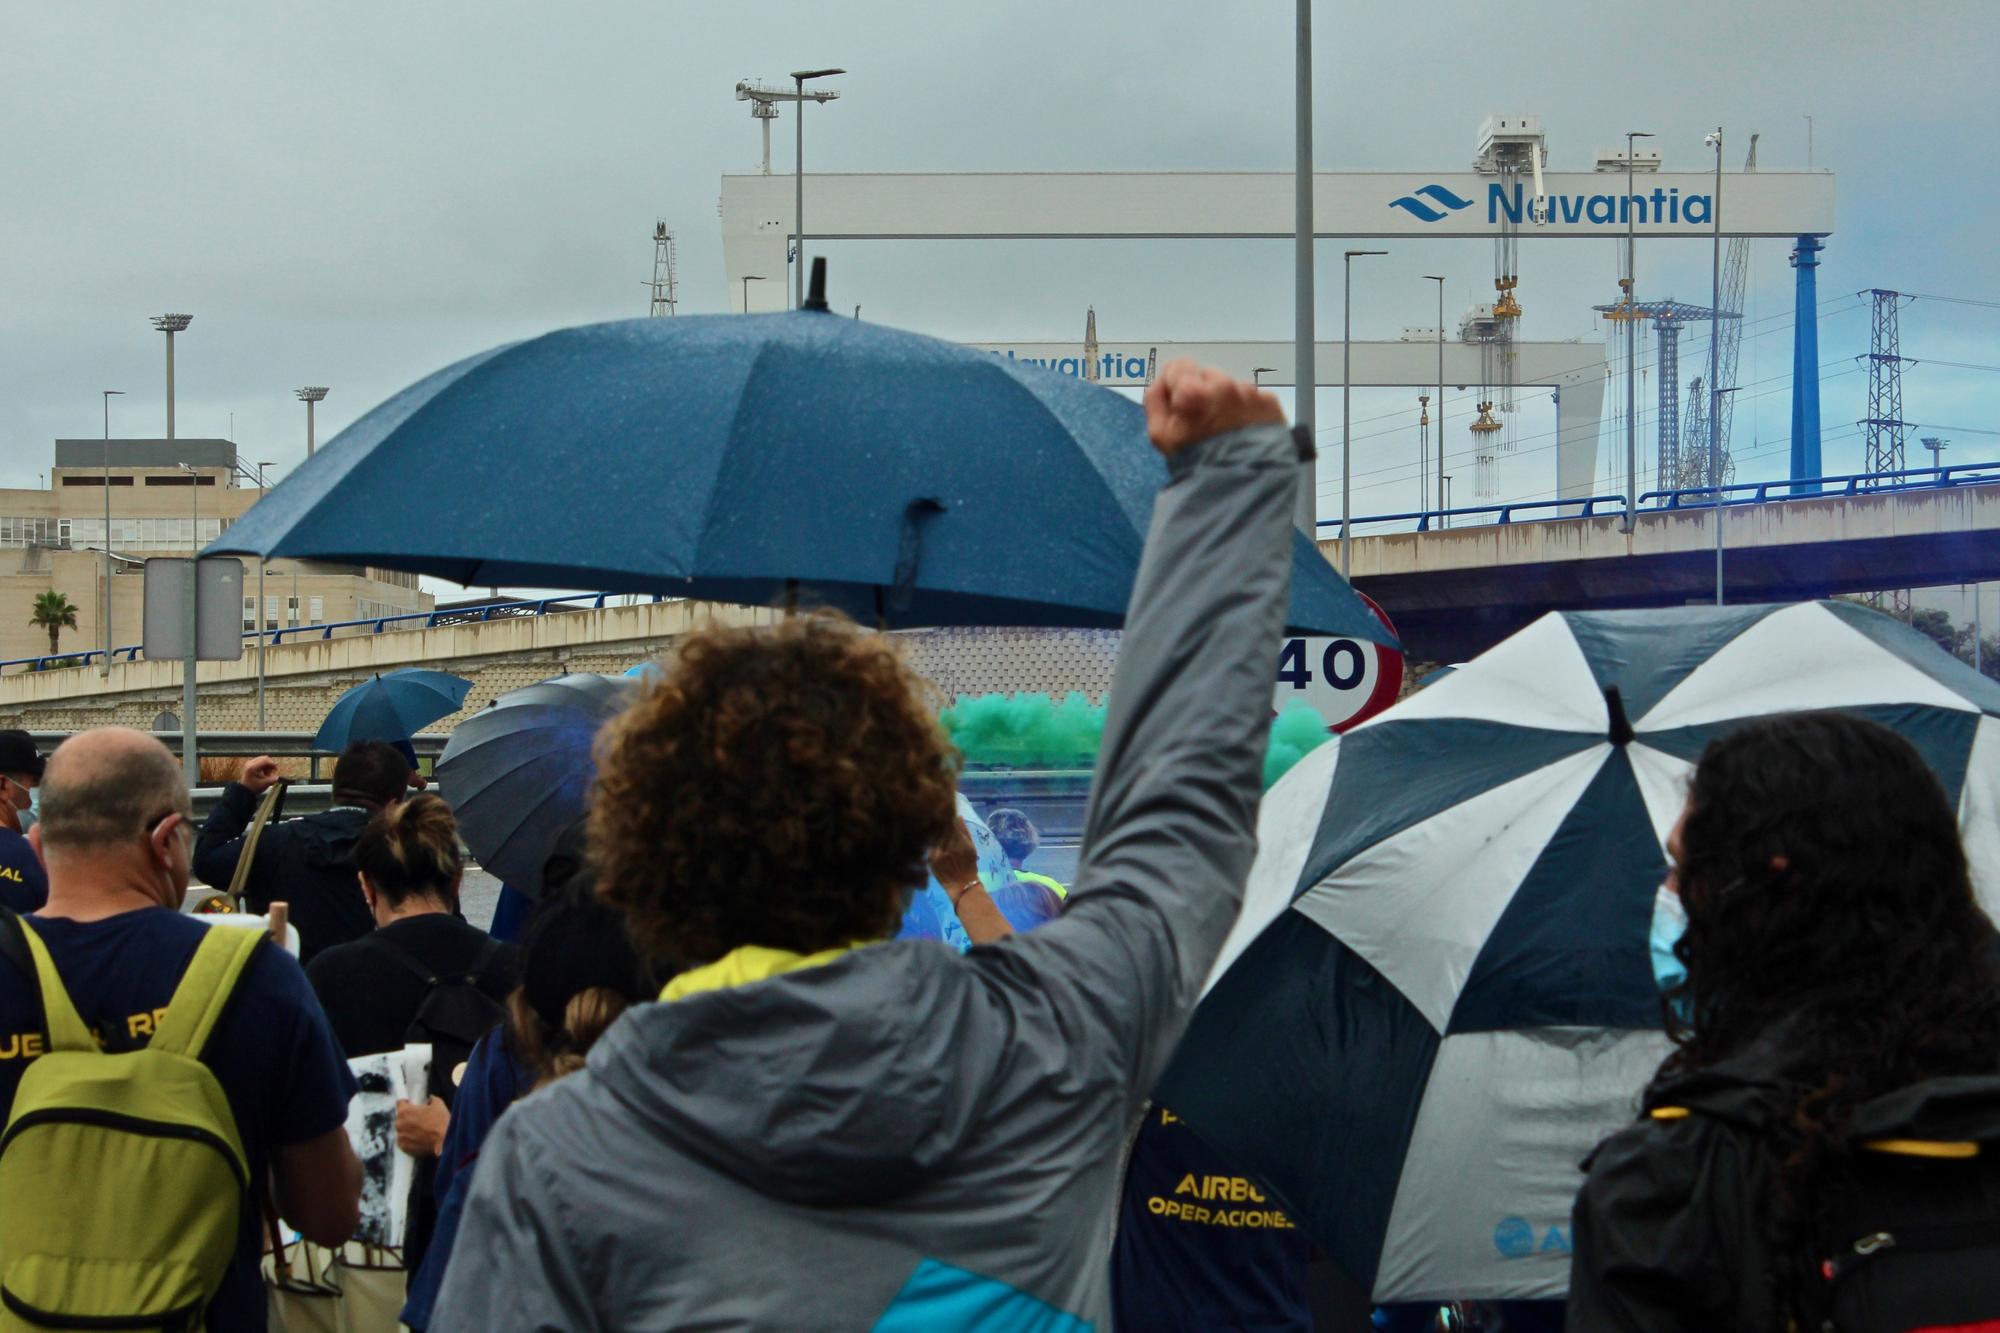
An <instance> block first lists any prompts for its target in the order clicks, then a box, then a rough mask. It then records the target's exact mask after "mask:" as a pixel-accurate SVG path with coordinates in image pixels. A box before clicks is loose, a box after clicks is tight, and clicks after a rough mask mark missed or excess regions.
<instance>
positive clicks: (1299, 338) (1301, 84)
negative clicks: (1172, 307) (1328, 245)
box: [1292, 0, 1346, 545]
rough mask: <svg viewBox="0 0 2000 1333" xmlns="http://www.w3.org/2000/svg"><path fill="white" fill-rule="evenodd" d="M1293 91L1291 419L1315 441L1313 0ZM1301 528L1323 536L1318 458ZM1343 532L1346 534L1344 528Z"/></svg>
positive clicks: (1302, 468)
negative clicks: (1320, 530)
mask: <svg viewBox="0 0 2000 1333" xmlns="http://www.w3.org/2000/svg"><path fill="white" fill-rule="evenodd" d="M1296 13H1297V31H1296V33H1295V35H1294V37H1293V46H1294V51H1293V56H1294V60H1295V63H1296V66H1297V69H1296V74H1295V78H1294V87H1293V92H1292V115H1293V127H1292V146H1293V152H1294V159H1293V163H1292V173H1293V174H1292V211H1293V217H1292V283H1293V291H1292V383H1293V386H1294V389H1293V398H1294V401H1293V403H1292V419H1293V420H1294V421H1296V422H1297V423H1298V425H1299V428H1300V429H1301V430H1303V431H1305V437H1306V438H1307V439H1308V440H1310V439H1313V438H1315V436H1314V434H1313V422H1314V420H1315V419H1316V418H1317V416H1318V415H1319V412H1318V408H1319V402H1318V400H1319V374H1318V368H1317V367H1316V366H1314V365H1313V352H1314V348H1313V111H1312V101H1313V44H1312V35H1313V21H1312V13H1313V7H1312V0H1297V11H1296ZM1294 519H1295V521H1296V522H1297V524H1298V527H1299V531H1301V532H1303V533H1305V535H1306V537H1307V539H1308V540H1311V541H1312V542H1314V544H1315V545H1317V543H1318V540H1319V481H1318V472H1317V468H1316V462H1315V460H1313V459H1307V460H1306V461H1305V462H1303V463H1301V464H1300V465H1299V499H1298V507H1297V509H1296V510H1295V511H1294ZM1342 535H1343V536H1345V535H1346V533H1345V532H1344V531H1343V532H1342Z"/></svg>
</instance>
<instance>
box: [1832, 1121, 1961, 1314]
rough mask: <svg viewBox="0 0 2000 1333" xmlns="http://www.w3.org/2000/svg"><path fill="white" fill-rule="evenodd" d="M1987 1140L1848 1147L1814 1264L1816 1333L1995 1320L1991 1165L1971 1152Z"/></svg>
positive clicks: (1890, 1142) (1894, 1143)
mask: <svg viewBox="0 0 2000 1333" xmlns="http://www.w3.org/2000/svg"><path fill="white" fill-rule="evenodd" d="M1989 1146H1990V1145H1987V1144H1973V1143H1965V1144H1942V1143H1919V1142H1907V1141H1902V1140H1890V1141H1885V1142H1881V1143H1877V1144H1872V1145H1868V1146H1867V1147H1863V1148H1862V1149H1861V1150H1860V1151H1858V1152H1856V1153H1855V1154H1854V1162H1853V1175H1854V1179H1853V1183H1852V1188H1851V1189H1850V1190H1848V1191H1846V1192H1845V1193H1846V1198H1845V1200H1844V1202H1843V1204H1842V1205H1840V1206H1837V1207H1836V1208H1835V1210H1834V1211H1835V1219H1834V1221H1833V1224H1832V1227H1831V1228H1830V1231H1831V1234H1830V1235H1829V1236H1828V1237H1827V1242H1828V1243H1827V1244H1826V1246H1825V1250H1824V1251H1823V1252H1824V1253H1826V1254H1827V1257H1826V1258H1825V1259H1824V1260H1822V1261H1821V1263H1820V1272H1819V1277H1820V1278H1821V1279H1822V1280H1824V1282H1825V1284H1826V1285H1825V1286H1824V1287H1823V1288H1822V1294H1823V1297H1824V1304H1823V1306H1822V1309H1821V1310H1820V1311H1819V1312H1818V1313H1819V1317H1820V1322H1819V1325H1818V1327H1819V1329H1820V1330H1833V1331H1834V1333H1905V1330H1913V1329H1915V1330H1922V1329H1929V1328H1981V1329H1984V1328H1989V1327H1993V1326H1994V1324H1995V1323H2000V1169H1996V1164H1995V1162H1994V1161H1993V1160H1992V1158H1991V1157H1990V1156H1989V1154H1988V1153H1986V1152H1982V1151H1981V1149H1985V1148H1988V1147H1989ZM1985 1321H1994V1323H1988V1322H1985Z"/></svg>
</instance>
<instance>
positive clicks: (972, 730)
mask: <svg viewBox="0 0 2000 1333" xmlns="http://www.w3.org/2000/svg"><path fill="white" fill-rule="evenodd" d="M942 720H943V722H944V729H945V730H946V731H947V732H948V733H950V735H951V740H952V744H954V745H956V746H957V747H958V749H959V753H961V754H963V755H964V756H965V762H966V763H968V764H982V765H992V766H994V767H1011V768H1089V767H1090V766H1091V765H1092V764H1094V763H1096V762H1097V747H1098V745H1099V744H1100V743H1102V741H1103V740H1104V709H1103V708H1102V707H1101V706H1099V705H1096V704H1093V703H1091V702H1090V700H1089V698H1087V697H1086V696H1084V695H1082V694H1070V695H1068V696H1066V697H1065V698H1064V699H1063V701H1062V702H1061V703H1057V702H1056V701H1055V700H1054V699H1051V698H1050V697H1049V696H1048V695H1046V694H966V695H960V696H959V699H958V702H957V703H955V704H953V705H952V706H951V707H950V708H947V709H945V710H944V713H943V715H942Z"/></svg>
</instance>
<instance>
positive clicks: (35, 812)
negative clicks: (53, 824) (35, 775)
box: [21, 787, 42, 833]
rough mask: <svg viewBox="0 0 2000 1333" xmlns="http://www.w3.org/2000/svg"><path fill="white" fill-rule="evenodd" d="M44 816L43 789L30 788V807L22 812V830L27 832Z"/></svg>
mask: <svg viewBox="0 0 2000 1333" xmlns="http://www.w3.org/2000/svg"><path fill="white" fill-rule="evenodd" d="M41 818H42V789H41V788H40V787H30V788H28V808H27V809H26V810H23V811H22V812H21V832H23V833H26V832H27V831H28V830H29V829H31V828H33V827H34V826H35V825H36V824H37V823H39V822H40V820H41Z"/></svg>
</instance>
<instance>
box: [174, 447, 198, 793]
mask: <svg viewBox="0 0 2000 1333" xmlns="http://www.w3.org/2000/svg"><path fill="white" fill-rule="evenodd" d="M174 466H176V467H178V468H179V469H180V470H181V471H183V472H185V473H187V479H188V494H189V495H191V496H193V497H194V500H193V509H192V514H193V519H194V527H193V529H192V530H191V531H190V533H189V534H188V535H189V538H190V542H189V550H188V577H187V592H186V594H185V598H186V607H187V610H186V618H187V650H186V651H185V652H184V653H182V654H181V772H182V774H183V775H184V776H185V777H186V779H187V785H188V790H189V791H193V790H194V789H195V788H196V787H198V786H200V785H201V756H200V755H199V754H197V753H196V746H195V734H196V726H195V659H196V650H197V647H198V644H197V642H196V641H197V640H198V639H199V638H200V635H201V591H200V589H201V474H200V473H198V472H196V471H195V470H194V467H193V466H192V465H191V464H188V463H176V464H175V465H174Z"/></svg>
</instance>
